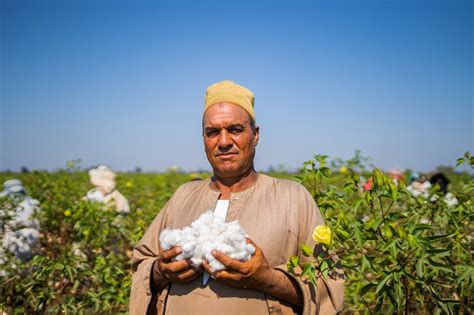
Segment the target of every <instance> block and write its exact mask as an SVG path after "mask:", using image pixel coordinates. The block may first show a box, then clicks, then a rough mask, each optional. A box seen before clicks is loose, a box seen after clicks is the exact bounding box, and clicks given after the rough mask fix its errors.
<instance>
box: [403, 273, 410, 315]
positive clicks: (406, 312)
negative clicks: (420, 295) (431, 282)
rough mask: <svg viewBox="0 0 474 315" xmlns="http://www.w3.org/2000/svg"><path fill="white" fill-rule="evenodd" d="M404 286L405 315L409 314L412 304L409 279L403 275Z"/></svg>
mask: <svg viewBox="0 0 474 315" xmlns="http://www.w3.org/2000/svg"><path fill="white" fill-rule="evenodd" d="M403 286H404V287H405V315H408V312H409V309H410V308H409V306H410V291H409V290H410V288H408V284H407V280H406V278H405V277H403Z"/></svg>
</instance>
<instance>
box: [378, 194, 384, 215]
mask: <svg viewBox="0 0 474 315" xmlns="http://www.w3.org/2000/svg"><path fill="white" fill-rule="evenodd" d="M377 199H378V200H379V204H380V210H381V211H382V219H385V213H384V212H383V205H382V199H381V198H380V196H377Z"/></svg>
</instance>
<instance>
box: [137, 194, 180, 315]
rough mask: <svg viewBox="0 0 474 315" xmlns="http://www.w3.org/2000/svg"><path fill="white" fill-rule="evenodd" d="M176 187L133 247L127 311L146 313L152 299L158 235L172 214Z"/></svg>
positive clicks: (157, 252) (157, 253)
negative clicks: (130, 287)
mask: <svg viewBox="0 0 474 315" xmlns="http://www.w3.org/2000/svg"><path fill="white" fill-rule="evenodd" d="M179 190H180V189H178V190H177V191H176V192H175V193H174V194H173V196H172V197H171V199H170V200H169V201H168V202H167V203H166V204H165V206H164V207H163V208H162V209H161V211H160V213H159V214H158V215H157V216H156V218H155V219H154V220H153V222H152V223H151V225H150V226H149V227H148V229H147V230H146V231H145V234H144V235H143V237H142V238H141V239H140V241H139V242H138V244H137V245H136V246H135V247H134V249H133V255H132V289H131V293H130V304H129V312H130V314H132V315H135V314H147V311H148V307H149V304H150V302H151V301H152V298H153V297H152V291H151V283H150V281H151V277H152V267H153V263H154V262H155V261H156V259H157V258H158V255H159V252H160V246H159V236H160V233H161V231H162V229H164V228H165V227H166V226H167V225H168V223H169V222H170V216H171V215H172V209H173V207H174V205H175V203H176V199H178V197H177V196H178V192H179Z"/></svg>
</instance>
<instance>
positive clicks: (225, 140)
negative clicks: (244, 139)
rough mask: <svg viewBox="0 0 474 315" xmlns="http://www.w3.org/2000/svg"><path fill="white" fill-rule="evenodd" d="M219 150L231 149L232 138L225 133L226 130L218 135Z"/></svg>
mask: <svg viewBox="0 0 474 315" xmlns="http://www.w3.org/2000/svg"><path fill="white" fill-rule="evenodd" d="M218 145H219V148H220V149H229V148H230V147H232V138H231V137H230V135H229V134H228V133H227V130H222V131H221V133H220V135H219V142H218Z"/></svg>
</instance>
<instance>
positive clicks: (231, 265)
mask: <svg viewBox="0 0 474 315" xmlns="http://www.w3.org/2000/svg"><path fill="white" fill-rule="evenodd" d="M212 255H213V256H214V257H215V258H216V259H217V260H218V261H219V262H220V263H221V264H223V265H224V266H225V269H230V270H235V271H238V270H239V269H240V267H241V266H242V264H243V263H242V262H241V261H239V260H237V259H233V258H230V257H229V256H227V255H224V254H223V253H221V252H220V251H218V250H213V251H212Z"/></svg>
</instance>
